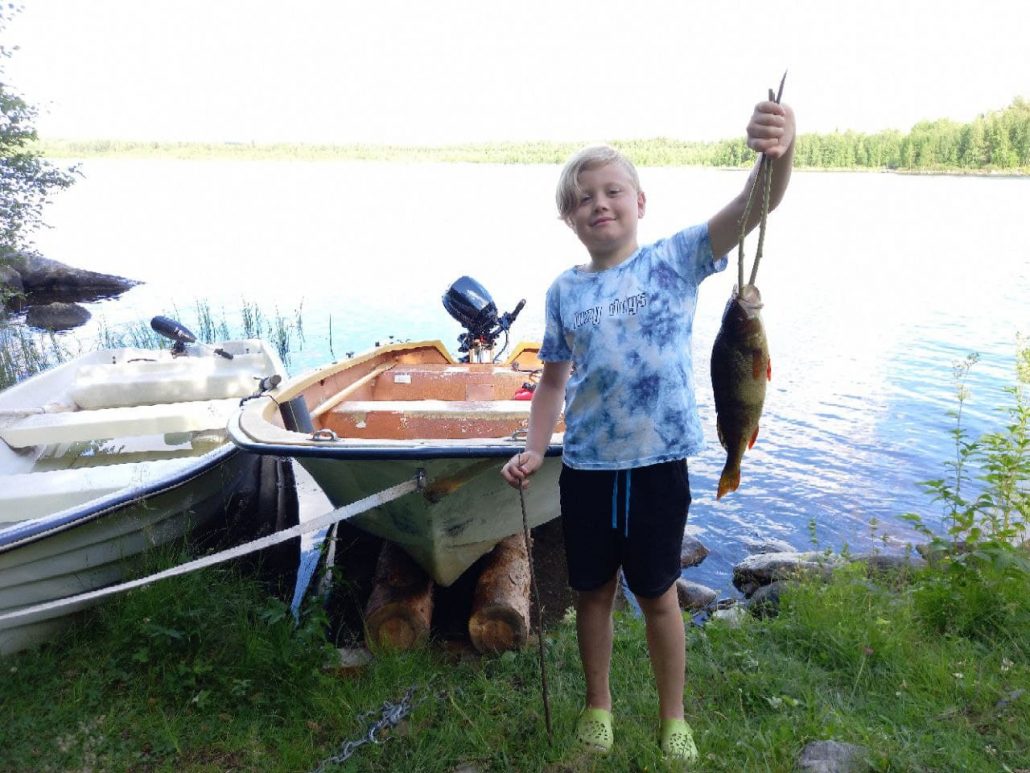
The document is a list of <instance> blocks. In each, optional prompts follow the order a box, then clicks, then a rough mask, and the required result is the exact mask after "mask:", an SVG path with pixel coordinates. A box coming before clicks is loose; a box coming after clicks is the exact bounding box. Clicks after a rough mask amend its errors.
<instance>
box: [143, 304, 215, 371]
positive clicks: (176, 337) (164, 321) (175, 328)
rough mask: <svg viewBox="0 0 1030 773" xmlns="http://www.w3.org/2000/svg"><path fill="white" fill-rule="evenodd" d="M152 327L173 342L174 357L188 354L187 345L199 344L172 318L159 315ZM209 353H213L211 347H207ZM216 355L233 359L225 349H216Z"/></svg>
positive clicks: (185, 328)
mask: <svg viewBox="0 0 1030 773" xmlns="http://www.w3.org/2000/svg"><path fill="white" fill-rule="evenodd" d="M150 327H152V328H153V329H154V330H155V331H156V332H158V333H160V334H161V335H163V336H164V337H165V338H168V339H170V340H171V341H173V344H172V356H173V357H179V356H181V355H183V354H186V344H195V343H197V337H196V336H195V335H193V333H192V332H191V331H190V330H189V328H187V327H186V326H185V325H183V324H182V323H181V322H177V321H175V320H174V319H172V318H171V317H165V316H162V315H160V314H159V315H158V316H156V317H154V318H153V319H151V320H150ZM205 348H206V349H208V351H212V349H211V347H209V346H205ZM213 351H214V353H215V354H217V355H219V356H221V357H225V359H227V360H231V359H232V354H231V353H229V352H227V351H225V350H224V349H214V350H213Z"/></svg>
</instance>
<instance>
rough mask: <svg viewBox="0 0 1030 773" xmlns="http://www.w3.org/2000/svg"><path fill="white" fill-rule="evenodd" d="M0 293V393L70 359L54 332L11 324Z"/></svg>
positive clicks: (64, 345) (64, 344) (4, 299)
mask: <svg viewBox="0 0 1030 773" xmlns="http://www.w3.org/2000/svg"><path fill="white" fill-rule="evenodd" d="M8 299H9V297H8V298H4V297H2V294H0V390H3V389H6V388H7V387H9V386H12V385H13V384H16V383H18V382H19V381H22V380H23V379H26V378H29V377H30V376H34V375H35V374H37V373H41V372H43V371H45V370H48V369H50V368H52V367H54V366H55V365H59V364H60V363H62V362H64V361H65V360H67V359H68V358H69V357H70V356H71V352H70V350H69V347H68V346H67V344H66V343H65V342H64V341H62V340H61V339H60V338H59V337H58V336H57V335H55V334H54V333H44V332H38V331H33V330H30V329H28V328H26V327H25V326H24V325H20V324H17V323H15V322H14V321H13V320H12V319H11V317H10V315H9V314H8V313H7V312H6V311H5V310H4V305H5V303H6V302H7V300H8Z"/></svg>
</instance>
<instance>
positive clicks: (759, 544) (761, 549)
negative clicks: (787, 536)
mask: <svg viewBox="0 0 1030 773" xmlns="http://www.w3.org/2000/svg"><path fill="white" fill-rule="evenodd" d="M744 547H746V548H747V552H748V553H750V554H754V553H793V552H794V551H795V548H794V546H793V545H791V544H790V543H789V542H787V541H786V540H782V539H775V538H769V539H761V540H757V539H749V538H745V539H744Z"/></svg>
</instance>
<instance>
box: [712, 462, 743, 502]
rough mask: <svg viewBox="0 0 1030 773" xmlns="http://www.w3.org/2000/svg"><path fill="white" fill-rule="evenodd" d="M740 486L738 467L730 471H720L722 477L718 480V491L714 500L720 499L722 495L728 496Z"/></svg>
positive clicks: (727, 469)
mask: <svg viewBox="0 0 1030 773" xmlns="http://www.w3.org/2000/svg"><path fill="white" fill-rule="evenodd" d="M739 485H740V467H737V468H736V469H733V470H731V469H730V468H729V467H726V468H725V469H724V470H723V471H722V477H721V478H719V490H718V491H717V492H716V494H715V498H716V499H722V496H723V494H729V493H730V492H731V491H736V490H737V486H739Z"/></svg>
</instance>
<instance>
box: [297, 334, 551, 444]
mask: <svg viewBox="0 0 1030 773" xmlns="http://www.w3.org/2000/svg"><path fill="white" fill-rule="evenodd" d="M541 367H542V364H541V363H540V361H539V360H538V359H537V358H536V351H535V349H532V348H521V349H518V350H516V354H515V355H514V356H513V357H512V358H509V360H508V361H506V362H504V363H498V364H490V363H471V364H470V363H457V362H455V361H453V360H452V359H451V358H450V356H449V355H447V353H446V351H445V350H443V348H442V345H439V344H436V345H420V346H417V347H415V348H412V349H408V350H401V351H395V352H385V353H382V354H379V355H378V356H376V357H373V358H370V359H367V360H364V361H362V362H358V363H354V364H353V365H352V366H350V367H343V368H339V369H337V370H335V371H334V372H330V373H328V374H327V375H325V376H324V378H321V379H320V380H318V381H317V382H314V383H312V384H310V385H309V386H308V387H307V388H306V389H305V390H304V396H305V402H306V404H307V406H308V410H309V412H310V413H311V416H312V421H313V424H314V426H315V429H316V430H319V429H324V430H332V432H334V433H335V434H336V436H337V437H338V438H362V439H382V440H460V439H465V438H500V437H510V436H511V435H512V434H513V433H517V432H524V431H525V430H526V429H527V427H528V424H529V408H530V401H529V400H528V399H525V400H516V399H514V396H515V394H516V393H518V392H520V391H522V390H523V389H524V386H525V385H526V384H527V383H529V384H533V383H535V381H536V380H537V378H538V377H539V373H540V368H541ZM563 429H564V427H559V428H558V431H562V430H563Z"/></svg>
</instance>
